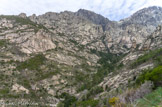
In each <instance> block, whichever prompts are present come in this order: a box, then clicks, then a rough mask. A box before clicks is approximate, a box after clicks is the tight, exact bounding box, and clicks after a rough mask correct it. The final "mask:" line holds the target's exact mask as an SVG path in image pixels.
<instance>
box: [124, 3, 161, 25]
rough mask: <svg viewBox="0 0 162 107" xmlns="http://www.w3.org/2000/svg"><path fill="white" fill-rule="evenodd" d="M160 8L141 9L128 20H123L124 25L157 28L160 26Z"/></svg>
mask: <svg viewBox="0 0 162 107" xmlns="http://www.w3.org/2000/svg"><path fill="white" fill-rule="evenodd" d="M161 17H162V8H161V7H157V6H153V7H148V8H144V9H141V10H139V11H137V12H136V13H134V14H133V15H132V16H130V17H129V18H126V19H124V21H125V23H128V22H129V23H134V24H143V25H152V26H157V25H159V24H162V20H161Z"/></svg>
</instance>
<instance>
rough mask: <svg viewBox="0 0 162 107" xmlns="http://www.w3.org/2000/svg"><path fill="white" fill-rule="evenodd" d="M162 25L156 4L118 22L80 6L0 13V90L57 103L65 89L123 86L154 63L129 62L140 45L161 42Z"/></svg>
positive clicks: (78, 93)
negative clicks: (29, 13)
mask: <svg viewBox="0 0 162 107" xmlns="http://www.w3.org/2000/svg"><path fill="white" fill-rule="evenodd" d="M161 25H162V8H161V7H149V8H145V9H142V10H140V11H138V12H136V13H135V14H133V15H132V16H130V17H128V18H126V19H123V20H121V21H118V22H115V21H110V20H109V19H107V18H105V17H103V16H101V15H99V14H96V13H94V12H92V11H88V10H84V9H80V10H78V11H77V12H69V11H64V12H61V13H54V12H48V13H45V14H43V15H39V16H36V15H35V14H33V15H32V16H29V17H27V16H26V14H25V13H21V14H20V15H18V16H0V50H1V52H0V81H2V82H1V84H2V85H1V86H0V94H1V93H3V94H4V95H2V97H5V96H7V97H8V96H15V95H17V96H18V97H20V96H22V95H21V94H23V95H24V94H25V95H26V97H24V99H26V100H30V98H31V97H34V98H36V99H38V100H39V102H42V103H46V102H47V103H48V104H53V105H56V104H57V103H58V102H59V101H62V99H63V98H62V97H60V96H62V94H63V95H64V94H65V93H68V94H70V95H71V96H75V97H77V98H79V99H81V100H84V99H85V98H86V97H87V96H89V94H91V93H93V94H94V93H95V92H93V91H95V90H97V92H98V90H99V92H100V88H103V89H104V92H103V93H102V94H105V93H107V90H109V91H110V93H111V92H113V91H114V90H116V89H118V88H122V89H127V87H128V85H129V82H128V81H134V78H136V76H138V75H139V74H140V73H141V71H142V70H143V69H147V68H153V67H154V64H153V63H152V62H151V61H150V62H148V63H145V64H144V65H141V66H139V67H137V68H133V69H131V68H129V65H130V64H131V62H132V61H135V60H136V59H137V58H138V57H139V56H141V55H143V54H144V51H145V50H153V49H156V48H161V47H162V27H161ZM124 55H125V56H124ZM122 64H123V65H124V67H123V68H122V69H118V68H119V67H120V66H119V65H122ZM113 70H115V72H113V73H109V72H110V71H113ZM6 78H7V80H6ZM103 78H104V79H103ZM96 87H97V89H95V88H96ZM9 89H11V90H9ZM14 92H16V93H14ZM108 93H109V92H108ZM95 94H98V93H95ZM106 95H107V94H106ZM67 96H69V95H67ZM0 97H1V96H0ZM90 97H92V98H98V97H102V95H101V94H98V95H96V96H95V95H91V96H90ZM41 106H42V105H41Z"/></svg>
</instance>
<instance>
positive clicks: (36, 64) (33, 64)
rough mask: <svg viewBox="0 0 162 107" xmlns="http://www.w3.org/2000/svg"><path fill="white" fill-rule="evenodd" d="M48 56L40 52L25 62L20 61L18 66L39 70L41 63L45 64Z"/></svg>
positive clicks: (19, 67) (20, 68)
mask: <svg viewBox="0 0 162 107" xmlns="http://www.w3.org/2000/svg"><path fill="white" fill-rule="evenodd" d="M45 61H46V58H45V57H44V55H42V54H38V55H36V56H34V57H32V58H30V59H28V60H26V61H25V62H22V63H20V64H19V65H18V66H17V69H18V70H23V69H29V70H38V69H39V68H40V66H41V65H43V64H44V62H45Z"/></svg>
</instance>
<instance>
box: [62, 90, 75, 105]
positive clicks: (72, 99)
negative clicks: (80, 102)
mask: <svg viewBox="0 0 162 107" xmlns="http://www.w3.org/2000/svg"><path fill="white" fill-rule="evenodd" d="M59 97H60V98H64V100H63V101H62V102H61V103H62V104H63V105H64V106H63V107H70V106H71V105H72V104H74V102H76V101H77V99H76V98H75V97H74V96H71V95H70V94H68V93H62V94H61V96H59Z"/></svg>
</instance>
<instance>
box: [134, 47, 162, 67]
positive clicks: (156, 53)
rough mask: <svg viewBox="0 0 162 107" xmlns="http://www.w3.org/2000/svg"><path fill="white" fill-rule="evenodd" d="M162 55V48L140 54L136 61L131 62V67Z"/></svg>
mask: <svg viewBox="0 0 162 107" xmlns="http://www.w3.org/2000/svg"><path fill="white" fill-rule="evenodd" d="M160 55H162V48H161V49H156V50H152V51H150V52H149V53H146V54H144V55H142V56H140V57H139V58H138V59H137V60H136V61H135V62H133V63H132V64H131V67H132V68H135V67H137V66H139V65H141V64H143V63H145V62H146V61H148V60H151V59H152V60H153V59H156V57H158V56H160Z"/></svg>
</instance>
